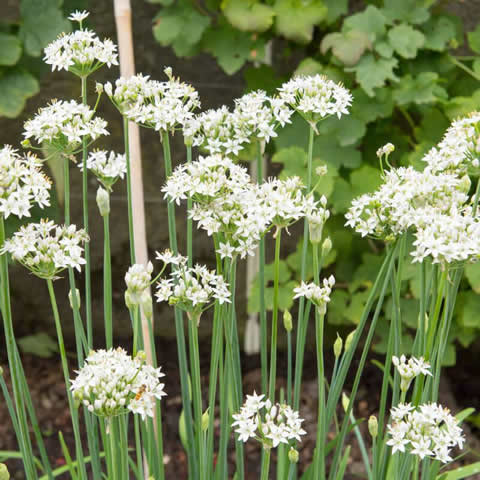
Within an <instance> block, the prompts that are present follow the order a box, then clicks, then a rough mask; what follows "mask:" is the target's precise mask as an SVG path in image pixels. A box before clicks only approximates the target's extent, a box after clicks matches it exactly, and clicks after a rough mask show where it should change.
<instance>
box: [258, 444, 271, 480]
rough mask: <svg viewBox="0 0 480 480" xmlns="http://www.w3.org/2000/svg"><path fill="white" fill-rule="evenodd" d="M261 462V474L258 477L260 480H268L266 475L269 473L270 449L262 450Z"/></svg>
mask: <svg viewBox="0 0 480 480" xmlns="http://www.w3.org/2000/svg"><path fill="white" fill-rule="evenodd" d="M263 450H264V451H263V462H262V472H261V475H260V480H268V474H269V471H270V453H271V452H270V448H264V449H263Z"/></svg>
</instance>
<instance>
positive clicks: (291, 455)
mask: <svg viewBox="0 0 480 480" xmlns="http://www.w3.org/2000/svg"><path fill="white" fill-rule="evenodd" d="M298 458H299V454H298V450H296V449H295V448H293V447H290V450H289V451H288V459H289V460H290V463H297V462H298Z"/></svg>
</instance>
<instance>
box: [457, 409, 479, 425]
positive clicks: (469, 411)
mask: <svg viewBox="0 0 480 480" xmlns="http://www.w3.org/2000/svg"><path fill="white" fill-rule="evenodd" d="M474 412H475V409H474V408H471V407H470V408H465V409H463V410H462V411H461V412H458V413H457V414H456V415H455V418H456V419H457V422H458V423H463V422H464V421H465V420H466V419H467V418H468V417H469V416H470V415H471V414H472V413H474Z"/></svg>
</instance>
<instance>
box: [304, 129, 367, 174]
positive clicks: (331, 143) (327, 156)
mask: <svg viewBox="0 0 480 480" xmlns="http://www.w3.org/2000/svg"><path fill="white" fill-rule="evenodd" d="M343 125H345V126H347V125H348V124H343ZM313 156H314V159H315V160H318V161H319V162H321V163H325V164H327V166H328V167H329V168H330V167H335V168H337V169H338V168H340V167H345V168H357V167H358V166H360V164H361V163H362V154H361V152H360V151H359V150H357V149H356V148H353V147H341V146H339V144H338V142H337V141H336V139H335V137H333V136H328V135H320V136H319V137H317V139H316V140H315V143H314V150H313Z"/></svg>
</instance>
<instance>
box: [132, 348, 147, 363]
mask: <svg viewBox="0 0 480 480" xmlns="http://www.w3.org/2000/svg"><path fill="white" fill-rule="evenodd" d="M135 358H138V359H139V360H140V361H142V362H145V361H146V360H147V354H146V353H145V351H144V350H139V351H138V352H137V354H136V355H135Z"/></svg>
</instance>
